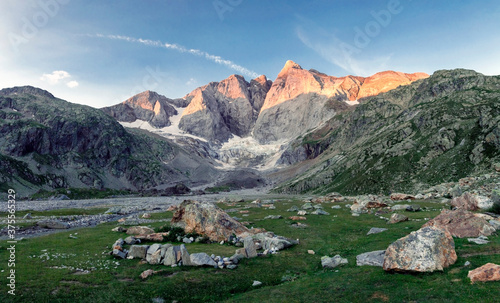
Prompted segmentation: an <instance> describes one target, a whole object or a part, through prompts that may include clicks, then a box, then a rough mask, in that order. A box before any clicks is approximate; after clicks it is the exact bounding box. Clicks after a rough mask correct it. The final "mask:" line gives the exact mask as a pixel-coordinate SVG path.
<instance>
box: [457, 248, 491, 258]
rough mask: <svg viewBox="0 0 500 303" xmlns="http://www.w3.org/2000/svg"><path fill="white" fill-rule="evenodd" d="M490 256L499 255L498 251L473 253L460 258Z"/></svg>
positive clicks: (462, 255)
mask: <svg viewBox="0 0 500 303" xmlns="http://www.w3.org/2000/svg"><path fill="white" fill-rule="evenodd" d="M490 255H500V249H493V250H490V251H481V252H473V253H468V254H461V255H460V257H461V258H467V257H474V256H490Z"/></svg>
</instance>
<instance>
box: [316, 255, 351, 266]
mask: <svg viewBox="0 0 500 303" xmlns="http://www.w3.org/2000/svg"><path fill="white" fill-rule="evenodd" d="M347 263H349V261H347V259H345V258H342V257H341V256H340V255H336V256H334V257H331V258H330V257H328V256H323V257H321V266H322V267H323V268H335V267H337V266H339V265H343V264H347Z"/></svg>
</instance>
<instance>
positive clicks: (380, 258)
mask: <svg viewBox="0 0 500 303" xmlns="http://www.w3.org/2000/svg"><path fill="white" fill-rule="evenodd" d="M384 256H385V250H376V251H371V252H366V253H363V254H360V255H357V256H356V265H357V266H363V265H370V266H379V267H382V266H383V265H384Z"/></svg>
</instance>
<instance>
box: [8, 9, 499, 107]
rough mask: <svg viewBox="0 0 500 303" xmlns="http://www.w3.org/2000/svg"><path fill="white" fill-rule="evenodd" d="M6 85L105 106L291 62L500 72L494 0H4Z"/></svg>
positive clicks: (356, 68)
mask: <svg viewBox="0 0 500 303" xmlns="http://www.w3.org/2000/svg"><path fill="white" fill-rule="evenodd" d="M0 12H2V13H1V15H2V16H1V18H0V25H1V26H0V35H1V37H2V39H1V40H0V54H1V57H0V70H1V71H2V72H1V73H0V88H5V87H11V86H18V85H33V86H37V87H41V88H43V89H47V90H49V91H50V92H52V93H53V94H54V95H56V96H57V97H60V98H63V99H66V100H68V101H71V102H75V103H81V104H87V105H90V106H94V107H103V106H109V105H112V104H116V103H118V102H121V101H123V100H125V99H126V98H128V97H130V96H132V95H133V94H136V93H138V92H141V91H144V90H147V89H150V90H154V91H157V92H159V93H161V94H163V95H166V96H167V97H171V98H174V97H182V96H184V95H185V94H187V93H189V92H190V91H191V90H193V89H194V88H196V87H198V86H202V85H205V84H207V83H208V82H211V81H220V80H222V79H225V78H227V77H228V76H230V75H231V74H242V75H243V76H245V78H246V79H247V80H250V79H251V78H252V77H254V76H255V75H261V74H265V75H266V76H267V77H268V78H269V79H271V80H274V78H275V77H276V76H277V74H278V73H279V71H280V70H281V68H282V67H283V65H284V64H285V62H286V60H293V61H295V62H297V63H299V64H300V65H302V67H303V68H306V69H309V68H314V69H316V70H319V71H321V72H324V73H326V74H329V75H333V76H345V75H349V74H351V75H360V76H369V75H371V74H374V73H376V72H379V71H383V70H397V71H402V72H408V73H411V72H420V71H422V72H427V73H429V74H432V73H433V72H434V71H436V70H439V69H452V68H468V69H474V70H476V71H478V72H481V73H484V74H487V75H499V74H500V60H499V59H500V35H499V34H498V30H499V29H500V5H498V2H497V1H494V0H483V1H438V0H432V1H430V0H429V1H427V0H420V1H415V0H413V1H411V0H380V1H379V0H369V1H368V0H367V1H356V0H345V1H344V0H338V1H326V0H325V1H323V0H316V1H314V0H313V1H284V0H281V1H280V0H276V1H251V0H203V1H201V0H200V1H179V0H174V1H167V0H161V1H160V0H157V1H153V0H149V1H130V0H121V1H102V0H101V1H97V0H85V1H83V0H25V1H19V0H2V1H1V2H0Z"/></svg>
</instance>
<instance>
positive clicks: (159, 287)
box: [0, 200, 500, 303]
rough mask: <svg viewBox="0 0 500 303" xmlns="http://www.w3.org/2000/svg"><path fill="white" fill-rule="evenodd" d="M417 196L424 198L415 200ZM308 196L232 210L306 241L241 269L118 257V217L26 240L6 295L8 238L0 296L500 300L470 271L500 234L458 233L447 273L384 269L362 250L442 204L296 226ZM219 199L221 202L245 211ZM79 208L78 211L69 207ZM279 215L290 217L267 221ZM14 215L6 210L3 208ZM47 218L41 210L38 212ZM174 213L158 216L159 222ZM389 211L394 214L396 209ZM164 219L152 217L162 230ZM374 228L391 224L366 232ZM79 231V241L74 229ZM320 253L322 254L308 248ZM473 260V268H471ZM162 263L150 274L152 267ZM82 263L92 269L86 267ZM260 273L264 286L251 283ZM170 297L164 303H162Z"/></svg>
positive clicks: (204, 248) (217, 249)
mask: <svg viewBox="0 0 500 303" xmlns="http://www.w3.org/2000/svg"><path fill="white" fill-rule="evenodd" d="M413 203H417V202H413ZM302 204H303V202H300V201H290V200H279V201H276V204H275V205H276V209H275V210H269V209H265V208H250V209H249V211H250V213H249V214H248V216H245V217H243V216H242V214H239V213H237V212H235V213H231V214H232V215H235V216H238V217H240V218H242V221H249V222H251V223H252V224H251V226H255V227H263V228H265V229H266V230H269V231H273V232H275V233H276V234H278V235H282V236H286V237H289V238H293V239H300V244H299V245H297V246H295V247H293V248H291V249H287V250H284V251H281V252H280V253H279V254H276V255H272V256H266V257H258V258H254V259H246V260H243V261H242V262H241V263H240V265H239V267H238V268H237V269H235V270H229V269H213V268H198V267H176V268H171V267H166V266H163V265H149V264H142V262H140V261H139V260H117V259H114V258H112V257H111V256H109V255H108V254H107V252H109V251H110V248H111V245H112V243H113V242H114V241H115V240H116V239H118V238H120V237H125V236H126V235H125V234H120V233H116V232H112V231H111V229H112V228H113V227H115V226H116V224H114V223H106V224H102V225H99V226H97V227H95V228H86V229H79V230H71V231H67V232H61V233H57V234H51V235H47V236H43V237H38V238H32V239H26V240H23V241H20V242H18V243H17V245H16V267H15V269H16V296H11V295H8V294H7V290H8V288H7V285H6V284H7V282H6V281H7V279H6V277H7V276H8V273H7V272H8V271H9V268H8V266H7V264H8V258H9V253H8V251H7V247H8V244H7V243H6V241H1V242H0V246H1V247H0V271H2V272H1V273H0V276H1V278H2V281H3V282H2V283H1V284H0V302H92V303H96V302H120V303H124V302H154V301H153V299H155V298H162V299H164V302H172V301H173V300H177V301H178V302H500V297H499V294H500V282H490V283H476V284H474V285H471V283H470V281H469V279H468V278H467V272H468V271H469V270H471V269H473V268H476V267H479V266H482V265H484V264H485V263H488V262H493V263H496V264H500V239H499V237H498V236H492V237H490V240H491V242H490V243H489V244H486V245H482V246H480V245H476V244H469V243H468V242H467V239H455V245H456V250H457V255H458V260H457V262H456V263H455V264H454V265H452V266H451V267H450V268H447V269H446V270H445V271H444V272H435V273H431V274H390V273H386V272H384V271H383V270H382V269H381V268H379V267H371V266H363V267H358V266H356V255H358V254H361V253H364V252H368V251H373V250H381V249H385V248H387V246H388V245H389V244H390V243H391V242H393V241H395V240H396V239H398V238H400V237H402V236H405V235H407V234H408V233H410V232H411V231H414V230H417V229H419V228H420V226H421V225H422V224H424V223H425V218H432V217H434V216H436V215H437V214H438V213H439V212H440V210H441V208H443V207H446V206H444V205H442V204H439V203H432V202H423V201H419V202H418V204H419V205H420V206H422V207H424V208H427V209H426V210H425V211H422V212H417V213H409V212H405V214H406V215H407V216H409V217H410V219H411V220H410V221H408V222H402V223H398V224H393V225H387V224H386V222H385V220H382V219H380V218H379V217H377V216H375V215H373V214H363V215H361V216H359V217H353V216H351V213H350V211H349V209H347V208H346V207H344V205H345V204H347V203H336V204H339V205H341V206H342V208H341V209H331V208H330V207H331V206H332V205H333V204H331V203H326V204H323V207H324V209H325V210H326V211H327V212H329V213H330V215H329V216H315V215H308V216H307V220H306V221H303V222H304V223H306V224H307V225H308V227H307V228H296V227H293V226H292V225H291V223H292V221H290V220H288V219H287V217H288V216H291V215H295V213H290V212H286V209H288V208H290V207H291V206H292V205H297V206H299V207H300V206H301V205H302ZM245 205H248V202H243V203H238V204H237V205H236V206H226V205H223V204H219V206H221V207H222V208H226V209H227V208H243V207H244V206H245ZM62 213H71V211H62ZM270 214H273V215H277V214H280V215H282V216H283V217H285V218H284V219H278V220H272V219H263V218H264V217H265V216H267V215H270ZM0 215H5V214H0ZM37 215H40V214H37ZM171 216H172V213H170V212H165V213H159V214H154V216H153V218H154V219H165V218H170V217H171ZM384 216H386V217H389V216H390V214H385V215H384ZM163 224H164V223H163V222H158V223H153V224H151V227H154V228H159V227H160V226H162V225H163ZM371 227H385V228H388V229H389V230H387V231H385V232H383V233H379V234H373V235H369V236H367V235H366V233H367V232H368V230H369V229H370V228H371ZM75 233H77V235H76V236H77V239H71V238H69V234H75ZM186 247H187V249H188V251H189V252H190V253H195V252H206V253H208V254H212V253H214V254H216V255H223V256H231V255H232V254H233V253H234V250H235V249H236V248H235V247H234V246H229V245H220V244H189V245H186ZM307 250H314V251H315V252H316V254H315V255H311V254H308V253H307ZM336 254H340V255H341V256H342V257H345V258H347V259H348V260H349V264H347V265H344V266H342V267H338V268H336V269H333V270H326V269H322V268H321V262H320V258H321V256H324V255H328V256H333V255H336ZM465 261H470V262H471V263H472V265H471V266H470V267H467V268H466V267H464V263H465ZM150 268H151V269H154V270H161V272H159V273H157V274H155V275H154V276H152V277H150V278H148V279H146V280H141V279H140V278H139V274H140V273H141V272H143V271H144V270H146V269H150ZM82 270H89V271H90V272H89V273H83V272H82ZM254 280H258V281H261V282H262V283H263V285H261V286H259V287H252V282H253V281H254ZM158 302H161V301H158Z"/></svg>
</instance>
